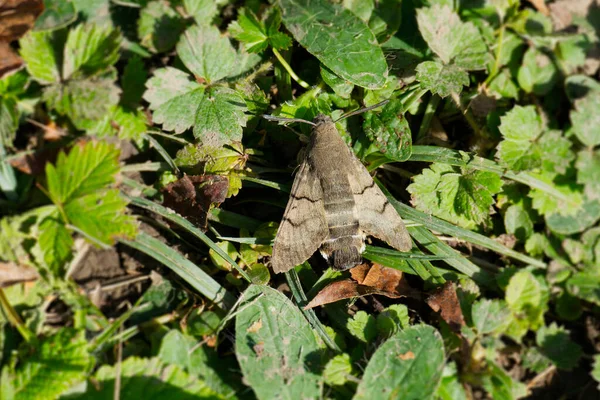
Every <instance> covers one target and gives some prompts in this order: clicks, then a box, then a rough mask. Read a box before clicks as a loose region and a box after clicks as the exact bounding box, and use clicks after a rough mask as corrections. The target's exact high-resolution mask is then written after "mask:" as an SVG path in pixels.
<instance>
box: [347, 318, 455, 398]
mask: <svg viewBox="0 0 600 400" xmlns="http://www.w3.org/2000/svg"><path fill="white" fill-rule="evenodd" d="M444 364H445V355H444V344H443V342H442V337H441V335H440V334H439V333H438V332H437V331H436V330H435V329H434V328H433V327H431V326H429V325H417V326H411V327H410V328H408V329H405V330H402V331H399V332H398V333H397V334H395V335H394V336H392V337H391V338H389V339H388V340H387V341H386V342H385V343H384V344H382V345H381V346H380V347H379V348H378V349H377V350H376V351H375V353H374V354H373V357H371V360H369V363H368V364H367V368H366V369H365V373H364V375H363V378H362V380H361V382H360V384H359V385H358V389H357V390H356V395H355V396H354V399H356V400H361V399H392V398H403V399H429V398H432V397H433V394H434V393H435V392H436V390H437V387H438V385H439V383H440V380H441V378H442V371H443V370H444Z"/></svg>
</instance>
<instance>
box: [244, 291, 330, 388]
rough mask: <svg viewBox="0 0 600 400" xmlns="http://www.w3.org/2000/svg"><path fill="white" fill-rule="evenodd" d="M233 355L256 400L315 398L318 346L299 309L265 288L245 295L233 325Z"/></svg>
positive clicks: (317, 380) (277, 293)
mask: <svg viewBox="0 0 600 400" xmlns="http://www.w3.org/2000/svg"><path fill="white" fill-rule="evenodd" d="M235 332H236V341H235V348H236V356H237V358H238V361H239V363H240V367H241V369H242V373H243V374H244V379H245V380H246V382H248V384H249V385H250V387H252V389H253V390H254V393H256V396H257V397H258V398H259V399H274V398H278V399H297V398H305V399H310V398H318V397H319V395H320V389H319V380H320V378H319V375H317V374H316V373H315V372H313V371H315V370H317V369H318V368H319V365H320V362H321V360H320V357H319V356H318V354H319V346H318V344H317V341H316V335H315V333H314V332H313V330H312V329H311V327H310V325H309V323H308V322H307V321H306V319H304V316H303V315H302V313H301V312H300V310H299V309H298V308H297V307H296V306H295V305H293V304H292V302H290V301H289V300H288V299H287V298H286V297H285V296H284V295H282V294H281V293H279V292H277V291H276V290H274V289H271V288H269V287H267V286H257V285H251V286H250V287H249V288H248V289H247V290H246V292H244V295H243V300H242V302H241V304H240V312H239V314H238V315H237V316H236V321H235Z"/></svg>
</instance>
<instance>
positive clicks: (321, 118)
mask: <svg viewBox="0 0 600 400" xmlns="http://www.w3.org/2000/svg"><path fill="white" fill-rule="evenodd" d="M331 122H333V120H332V119H331V117H330V116H328V115H323V114H319V115H317V116H316V117H315V118H314V119H313V123H314V124H316V125H321V124H326V123H331Z"/></svg>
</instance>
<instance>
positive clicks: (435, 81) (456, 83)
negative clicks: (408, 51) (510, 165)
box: [416, 61, 469, 97]
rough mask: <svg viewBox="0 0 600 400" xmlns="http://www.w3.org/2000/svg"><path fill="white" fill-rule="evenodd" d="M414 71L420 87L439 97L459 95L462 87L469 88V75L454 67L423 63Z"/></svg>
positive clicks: (429, 62) (430, 62)
mask: <svg viewBox="0 0 600 400" xmlns="http://www.w3.org/2000/svg"><path fill="white" fill-rule="evenodd" d="M416 71H417V80H418V81H419V82H420V83H421V86H422V87H423V88H424V89H427V90H429V91H431V93H434V94H437V95H439V96H441V97H447V96H450V95H451V94H452V93H456V94H459V93H460V92H461V91H462V87H463V86H469V74H468V73H466V72H465V71H463V70H462V69H460V68H457V67H456V66H454V65H443V64H441V63H439V62H436V61H424V62H422V63H420V64H419V65H417V68H416Z"/></svg>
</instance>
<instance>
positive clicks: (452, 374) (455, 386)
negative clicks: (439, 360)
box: [436, 362, 468, 400]
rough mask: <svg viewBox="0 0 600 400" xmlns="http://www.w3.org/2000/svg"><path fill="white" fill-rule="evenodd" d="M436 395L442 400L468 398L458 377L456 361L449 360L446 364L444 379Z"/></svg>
mask: <svg viewBox="0 0 600 400" xmlns="http://www.w3.org/2000/svg"><path fill="white" fill-rule="evenodd" d="M436 395H437V396H438V397H439V398H440V399H442V400H457V399H468V397H467V394H466V393H465V389H464V388H463V386H462V384H461V382H460V379H459V377H458V372H457V370H456V364H455V363H454V362H448V364H446V365H445V366H444V372H443V375H442V380H441V382H440V386H439V387H438V390H437V393H436Z"/></svg>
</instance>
